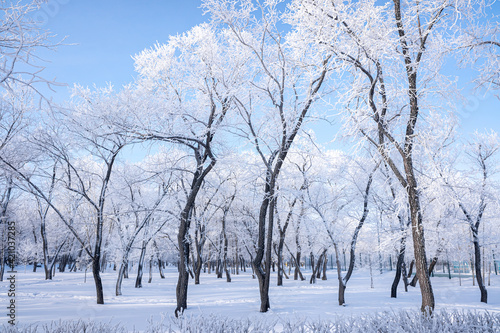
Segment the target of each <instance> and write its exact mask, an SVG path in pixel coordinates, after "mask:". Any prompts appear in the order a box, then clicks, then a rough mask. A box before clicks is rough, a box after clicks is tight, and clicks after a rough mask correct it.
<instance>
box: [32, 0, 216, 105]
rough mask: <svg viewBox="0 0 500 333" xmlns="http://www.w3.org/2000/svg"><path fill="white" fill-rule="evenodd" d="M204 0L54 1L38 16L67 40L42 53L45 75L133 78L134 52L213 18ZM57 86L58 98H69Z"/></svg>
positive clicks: (85, 81)
mask: <svg viewBox="0 0 500 333" xmlns="http://www.w3.org/2000/svg"><path fill="white" fill-rule="evenodd" d="M200 4H201V2H200V1H199V0H142V1H136V0H104V1H103V0H100V1H97V0H85V1H82V0H49V1H48V3H47V4H45V5H43V6H42V8H41V10H40V11H39V12H37V13H36V14H35V17H36V18H37V19H39V20H41V21H42V22H44V25H43V27H44V28H45V29H48V30H50V31H51V32H52V33H53V34H56V35H57V37H56V39H55V40H57V39H58V38H59V39H61V38H63V37H66V36H67V38H66V40H65V41H64V42H65V43H66V44H76V45H69V46H60V47H58V49H57V51H56V52H43V58H44V59H46V60H49V61H50V62H49V63H47V64H46V65H45V66H46V69H45V71H44V72H45V74H44V75H45V77H47V78H54V77H56V78H57V81H58V82H62V83H66V84H68V85H69V86H72V85H73V83H80V84H82V85H84V86H87V85H88V86H91V85H93V84H94V83H95V84H96V85H98V86H103V85H105V84H106V82H111V83H112V84H114V85H115V86H116V87H119V86H121V85H123V84H126V83H128V82H130V81H132V80H133V77H134V75H135V73H134V66H133V61H132V58H131V56H132V55H134V54H136V53H138V52H140V51H142V50H143V49H145V48H148V47H150V46H152V45H154V44H155V43H156V42H157V41H158V42H160V43H162V42H165V41H167V40H168V37H169V36H170V35H175V34H178V33H182V32H184V31H186V30H188V29H189V28H190V27H192V26H194V25H196V24H198V23H201V22H203V21H204V20H208V16H203V15H202V10H201V9H200V8H198V7H199V6H200ZM66 91H67V88H62V89H57V94H56V96H54V98H55V99H56V100H57V101H60V100H61V99H64V98H65V97H67V93H66Z"/></svg>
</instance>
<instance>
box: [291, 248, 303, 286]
mask: <svg viewBox="0 0 500 333" xmlns="http://www.w3.org/2000/svg"><path fill="white" fill-rule="evenodd" d="M300 255H301V253H300V252H297V256H296V257H295V272H294V275H293V279H294V280H297V278H298V276H300V280H301V281H304V280H305V279H306V278H305V277H304V276H303V275H302V272H301V271H300Z"/></svg>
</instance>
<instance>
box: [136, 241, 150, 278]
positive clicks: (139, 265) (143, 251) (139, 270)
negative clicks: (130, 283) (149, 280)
mask: <svg viewBox="0 0 500 333" xmlns="http://www.w3.org/2000/svg"><path fill="white" fill-rule="evenodd" d="M146 246H147V241H146V240H143V241H142V247H141V255H140V256H139V262H138V263H137V278H136V279H135V287H136V288H142V274H143V270H142V267H143V265H144V257H145V256H146Z"/></svg>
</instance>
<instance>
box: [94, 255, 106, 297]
mask: <svg viewBox="0 0 500 333" xmlns="http://www.w3.org/2000/svg"><path fill="white" fill-rule="evenodd" d="M100 259H101V258H100V257H99V254H97V255H96V257H94V258H92V275H93V277H94V283H95V290H96V295H97V304H104V292H103V289H102V280H101V275H100V271H101V267H100V265H101V260H100Z"/></svg>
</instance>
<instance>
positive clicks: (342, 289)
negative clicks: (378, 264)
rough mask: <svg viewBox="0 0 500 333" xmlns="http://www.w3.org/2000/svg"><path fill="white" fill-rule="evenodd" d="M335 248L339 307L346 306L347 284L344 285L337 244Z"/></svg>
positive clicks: (334, 245)
mask: <svg viewBox="0 0 500 333" xmlns="http://www.w3.org/2000/svg"><path fill="white" fill-rule="evenodd" d="M333 247H334V249H335V261H336V262H337V278H338V280H339V305H344V304H345V284H344V279H343V278H342V266H341V264H340V259H339V251H338V248H337V244H333ZM370 267H371V266H370Z"/></svg>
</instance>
